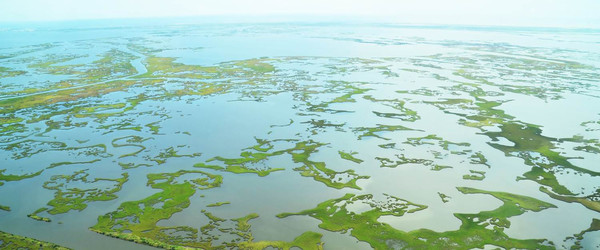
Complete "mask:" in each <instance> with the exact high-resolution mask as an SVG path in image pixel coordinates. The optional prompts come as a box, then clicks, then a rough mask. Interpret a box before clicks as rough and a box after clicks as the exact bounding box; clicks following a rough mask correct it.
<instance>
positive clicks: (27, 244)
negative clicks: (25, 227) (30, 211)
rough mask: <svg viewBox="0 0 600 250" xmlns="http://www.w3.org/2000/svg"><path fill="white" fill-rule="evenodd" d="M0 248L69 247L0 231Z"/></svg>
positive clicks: (53, 249) (54, 249)
mask: <svg viewBox="0 0 600 250" xmlns="http://www.w3.org/2000/svg"><path fill="white" fill-rule="evenodd" d="M0 248H2V249H22V250H26V249H28V250H34V249H36V250H68V249H70V248H66V247H61V246H59V245H56V244H54V243H50V242H45V241H40V240H36V239H32V238H28V237H24V236H19V235H14V234H10V233H7V232H2V231H0Z"/></svg>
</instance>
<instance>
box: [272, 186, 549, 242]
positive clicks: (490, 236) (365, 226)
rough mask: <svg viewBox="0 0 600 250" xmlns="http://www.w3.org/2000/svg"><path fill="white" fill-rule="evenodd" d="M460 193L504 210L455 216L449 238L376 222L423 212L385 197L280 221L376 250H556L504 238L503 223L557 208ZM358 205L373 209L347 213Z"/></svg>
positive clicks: (500, 195) (350, 198)
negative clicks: (298, 222)
mask: <svg viewBox="0 0 600 250" xmlns="http://www.w3.org/2000/svg"><path fill="white" fill-rule="evenodd" d="M458 190H459V191H460V192H462V193H464V194H488V195H492V196H494V197H495V198H497V199H499V200H501V201H502V202H503V205H502V206H500V207H499V208H497V209H495V210H492V211H483V212H480V213H477V214H459V213H457V214H455V216H456V217H457V218H458V219H460V220H461V222H462V225H461V227H460V229H459V230H456V231H447V232H435V231H431V230H428V229H419V230H414V231H411V232H404V231H401V230H397V229H395V228H393V227H391V226H390V225H388V224H386V223H381V222H378V221H377V219H378V218H380V217H381V216H384V215H392V216H403V215H404V214H405V213H413V212H417V211H419V210H423V209H425V208H427V207H426V206H423V205H417V204H414V203H411V202H408V201H405V200H402V199H398V198H396V197H393V196H387V197H388V199H387V201H385V202H374V201H373V200H372V199H373V196H372V195H360V196H355V195H353V194H346V195H345V196H344V197H341V198H338V199H332V200H328V201H325V202H323V203H320V204H319V205H318V206H317V207H316V208H314V209H309V210H305V211H302V212H298V213H284V214H280V215H278V217H280V218H285V217H288V216H292V215H308V216H311V217H313V218H315V219H318V220H320V221H321V224H319V227H320V228H323V229H325V230H329V231H333V232H342V233H344V232H347V231H349V230H351V231H350V235H352V236H353V237H355V238H357V239H358V240H360V241H364V242H367V243H369V244H370V245H371V247H373V248H375V249H390V248H394V247H410V248H440V249H442V248H443V249H470V248H482V247H483V246H485V245H493V246H498V247H503V248H528V249H532V248H537V249H554V247H553V244H552V243H551V242H547V241H544V240H520V239H513V238H510V237H508V236H507V235H506V234H505V233H504V229H505V228H508V227H510V221H508V220H507V218H509V217H512V216H517V215H521V214H523V213H525V212H526V211H533V212H538V211H541V210H543V209H546V208H551V207H555V206H554V205H552V204H550V203H546V202H543V201H539V200H536V199H534V198H530V197H526V196H520V195H515V194H510V193H504V192H491V191H483V190H479V189H474V188H466V187H461V188H458ZM356 202H362V203H365V204H367V205H369V206H370V207H371V208H372V209H371V210H368V211H365V212H362V213H355V212H352V211H349V210H348V205H350V204H353V203H356ZM490 227H491V228H490Z"/></svg>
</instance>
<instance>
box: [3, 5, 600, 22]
mask: <svg viewBox="0 0 600 250" xmlns="http://www.w3.org/2000/svg"><path fill="white" fill-rule="evenodd" d="M184 16H185V17H187V16H229V17H234V18H235V17H240V16H251V17H253V20H269V17H273V16H276V17H278V18H279V19H283V20H285V19H286V18H288V19H294V18H292V17H291V16H294V17H295V18H297V17H299V16H302V17H305V18H307V17H308V20H318V19H327V20H332V19H333V20H335V19H336V18H340V19H342V18H345V19H353V18H356V19H361V20H372V21H385V22H394V23H403V24H462V25H494V26H529V27H570V28H600V0H362V1H358V0H102V1H98V0H52V1H48V0H0V22H29V21H58V20H81V19H115V18H144V17H184ZM292 21H293V20H292Z"/></svg>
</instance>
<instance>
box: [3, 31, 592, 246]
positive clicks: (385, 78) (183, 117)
mask: <svg viewBox="0 0 600 250" xmlns="http://www.w3.org/2000/svg"><path fill="white" fill-rule="evenodd" d="M598 41H600V32H599V31H597V30H568V29H535V28H493V27H458V26H456V27H455V26H403V25H391V24H374V23H292V22H289V23H255V24H252V23H241V24H240V23H219V22H212V23H211V22H204V23H193V22H191V23H187V22H176V21H164V20H163V21H161V22H159V21H148V22H142V21H135V22H134V21H131V22H125V21H124V22H100V21H98V22H83V23H54V24H46V25H37V24H23V25H19V26H10V25H7V27H3V28H2V29H1V30H0V149H1V150H0V209H1V210H0V231H1V232H0V248H16V247H18V246H31V245H32V244H42V245H43V246H44V247H47V248H59V247H61V246H62V247H66V248H73V249H107V248H113V249H142V248H150V247H161V248H183V247H188V248H200V249H212V248H217V249H218V248H225V249H231V248H234V249H264V248H281V249H289V248H295V247H297V248H302V249H321V248H323V249H404V248H409V249H412V248H439V249H470V248H496V247H500V248H527V249H545V248H548V249H554V248H585V249H589V248H598V247H600V232H599V230H600V177H599V176H600V165H599V164H598V162H600V82H599V81H600V46H598V45H599V44H598Z"/></svg>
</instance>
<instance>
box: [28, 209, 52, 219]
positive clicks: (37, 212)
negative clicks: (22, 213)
mask: <svg viewBox="0 0 600 250" xmlns="http://www.w3.org/2000/svg"><path fill="white" fill-rule="evenodd" d="M47 210H48V208H47V207H43V208H40V209H38V210H35V211H34V212H33V213H30V214H28V215H27V217H29V218H32V219H34V220H37V221H43V222H51V221H52V220H51V219H50V218H47V217H41V216H39V215H38V214H39V213H41V212H45V211H47Z"/></svg>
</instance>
